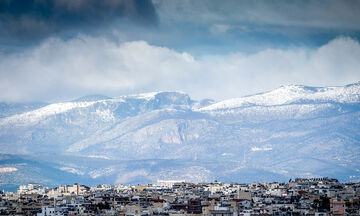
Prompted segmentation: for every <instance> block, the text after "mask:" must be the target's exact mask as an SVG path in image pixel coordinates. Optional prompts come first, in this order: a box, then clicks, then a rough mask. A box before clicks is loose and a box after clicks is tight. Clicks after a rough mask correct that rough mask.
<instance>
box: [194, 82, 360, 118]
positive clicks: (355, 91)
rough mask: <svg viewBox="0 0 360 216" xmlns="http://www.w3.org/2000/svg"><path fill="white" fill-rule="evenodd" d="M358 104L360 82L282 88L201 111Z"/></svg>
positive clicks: (359, 99)
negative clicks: (254, 107) (328, 85)
mask: <svg viewBox="0 0 360 216" xmlns="http://www.w3.org/2000/svg"><path fill="white" fill-rule="evenodd" d="M327 102H332V103H359V102H360V82H359V83H355V84H350V85H347V86H342V87H307V86H300V85H288V86H282V87H280V88H278V89H275V90H273V91H270V92H266V93H261V94H257V95H251V96H247V97H242V98H234V99H229V100H225V101H221V102H219V103H215V104H212V105H210V106H207V107H203V108H201V109H200V110H201V111H211V110H220V109H232V108H238V107H246V106H254V105H256V106H276V105H285V104H293V103H327Z"/></svg>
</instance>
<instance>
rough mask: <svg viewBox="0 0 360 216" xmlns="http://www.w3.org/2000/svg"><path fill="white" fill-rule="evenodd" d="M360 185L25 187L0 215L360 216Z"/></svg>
mask: <svg viewBox="0 0 360 216" xmlns="http://www.w3.org/2000/svg"><path fill="white" fill-rule="evenodd" d="M359 197H360V183H340V182H339V181H338V180H336V179H330V178H311V179H300V178H298V179H295V180H290V181H289V182H288V183H278V182H273V183H266V182H264V183H252V184H239V183H221V182H216V181H215V182H212V183H197V184H194V183H188V182H185V181H182V180H180V181H179V180H177V181H175V180H159V181H158V182H157V183H156V184H149V185H136V186H135V185H133V186H125V185H116V186H113V185H98V186H96V187H88V186H85V185H80V184H74V185H65V186H59V187H56V188H48V187H44V186H42V185H39V184H28V185H21V186H20V187H19V188H18V191H17V193H12V192H5V191H2V192H0V215H37V216H45V215H46V216H56V215H124V216H125V215H126V216H147V215H169V216H171V215H173V216H180V215H209V216H236V215H244V216H245V215H246V216H250V215H314V216H330V215H360V210H359V208H360V198H359Z"/></svg>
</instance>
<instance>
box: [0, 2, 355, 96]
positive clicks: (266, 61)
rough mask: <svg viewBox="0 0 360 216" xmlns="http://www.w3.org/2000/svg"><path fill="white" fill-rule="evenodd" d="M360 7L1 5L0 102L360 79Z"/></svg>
mask: <svg viewBox="0 0 360 216" xmlns="http://www.w3.org/2000/svg"><path fill="white" fill-rule="evenodd" d="M359 11H360V1H355V0H354V1H351V0H344V1H336V0H320V1H308V0H304V1H293V0H290V1H289V0H287V1H285V0H284V1H275V0H263V1H262V0H259V1H250V0H249V1H241V0H222V1H217V0H198V1H190V0H173V1H169V0H152V1H150V0H103V1H98V0H77V1H73V0H0V101H5V102H32V101H44V102H55V101H68V100H73V99H75V98H78V97H81V96H84V95H92V94H103V95H107V96H111V97H117V96H121V95H125V94H136V93H143V92H153V91H182V92H186V93H188V94H189V95H190V96H191V97H192V98H195V99H203V98H212V99H215V100H223V99H228V98H233V97H241V96H244V95H250V94H255V93H259V92H264V91H269V90H272V89H275V88H277V87H279V86H282V85H289V84H298V85H310V86H339V85H345V84H350V83H354V82H358V81H360V43H359V42H360V13H359Z"/></svg>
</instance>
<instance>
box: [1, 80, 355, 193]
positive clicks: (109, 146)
mask: <svg viewBox="0 0 360 216" xmlns="http://www.w3.org/2000/svg"><path fill="white" fill-rule="evenodd" d="M0 147H1V148H0V153H1V155H0V188H13V187H15V186H16V185H19V184H23V183H28V182H39V183H42V184H46V185H58V184H66V183H68V184H70V183H74V182H79V183H84V184H99V183H112V184H117V183H144V182H155V181H156V180H157V179H185V180H187V181H195V182H199V181H212V180H215V179H217V180H220V181H237V182H250V181H264V180H266V181H287V180H288V179H289V178H294V177H314V176H330V177H336V178H339V179H340V180H342V181H359V180H360V83H354V84H349V85H346V86H341V87H308V86H299V85H290V86H282V87H280V88H278V89H275V90H273V91H270V92H265V93H260V94H256V95H251V96H246V97H240V98H233V99H229V100H224V101H220V102H214V101H213V100H210V99H205V100H201V101H196V100H192V99H191V98H190V96H189V95H187V94H185V93H182V92H154V93H147V94H139V95H128V96H122V97H118V98H110V97H106V96H101V95H93V96H86V97H82V98H79V99H77V100H74V101H71V102H62V103H53V104H46V103H24V104H11V103H0Z"/></svg>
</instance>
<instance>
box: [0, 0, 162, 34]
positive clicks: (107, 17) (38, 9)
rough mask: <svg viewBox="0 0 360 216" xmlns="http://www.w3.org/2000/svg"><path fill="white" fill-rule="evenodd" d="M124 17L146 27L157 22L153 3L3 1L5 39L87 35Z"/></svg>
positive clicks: (0, 16) (0, 26) (0, 27)
mask: <svg viewBox="0 0 360 216" xmlns="http://www.w3.org/2000/svg"><path fill="white" fill-rule="evenodd" d="M122 18H125V19H127V20H131V21H134V22H135V23H141V24H144V25H149V24H150V25H152V24H154V23H156V22H157V15H156V11H155V8H154V7H153V4H152V2H151V1H150V0H135V1H132V0H101V1H98V0H76V1H74V0H26V1H18V0H5V1H0V35H2V39H3V40H9V39H11V38H13V39H16V40H34V39H41V38H45V37H47V36H49V35H51V34H55V33H61V32H63V31H75V32H77V33H79V32H85V31H90V30H93V29H98V28H103V27H104V26H108V25H110V24H112V23H113V22H115V21H116V20H119V19H122ZM0 39H1V38H0Z"/></svg>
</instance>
